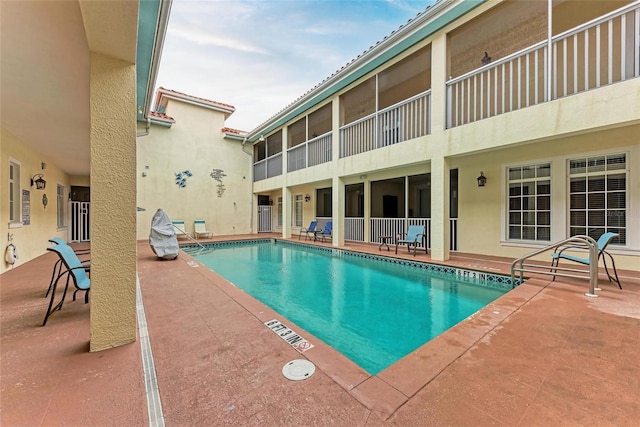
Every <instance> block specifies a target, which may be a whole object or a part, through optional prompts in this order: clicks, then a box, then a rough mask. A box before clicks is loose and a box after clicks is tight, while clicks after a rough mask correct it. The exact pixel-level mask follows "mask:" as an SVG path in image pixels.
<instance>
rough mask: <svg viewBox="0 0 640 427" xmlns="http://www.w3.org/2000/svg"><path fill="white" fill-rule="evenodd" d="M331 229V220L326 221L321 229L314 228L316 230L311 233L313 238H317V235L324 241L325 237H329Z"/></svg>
mask: <svg viewBox="0 0 640 427" xmlns="http://www.w3.org/2000/svg"><path fill="white" fill-rule="evenodd" d="M332 231H333V222H332V221H327V223H326V224H325V225H324V228H323V229H322V230H316V232H315V233H314V235H313V240H318V236H319V237H320V238H322V241H323V242H324V238H325V237H331V232H332Z"/></svg>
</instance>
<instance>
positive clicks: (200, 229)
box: [193, 219, 213, 239]
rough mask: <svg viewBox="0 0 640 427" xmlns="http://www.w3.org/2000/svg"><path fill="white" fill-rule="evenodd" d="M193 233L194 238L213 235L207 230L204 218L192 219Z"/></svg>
mask: <svg viewBox="0 0 640 427" xmlns="http://www.w3.org/2000/svg"><path fill="white" fill-rule="evenodd" d="M193 230H194V231H193V234H195V237H196V239H199V238H200V237H213V233H212V232H211V231H208V230H207V224H206V223H205V221H204V219H196V220H194V221H193Z"/></svg>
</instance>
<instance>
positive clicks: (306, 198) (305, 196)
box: [304, 193, 311, 202]
mask: <svg viewBox="0 0 640 427" xmlns="http://www.w3.org/2000/svg"><path fill="white" fill-rule="evenodd" d="M310 200H311V196H310V195H309V193H307V194H305V195H304V201H305V202H308V201H310Z"/></svg>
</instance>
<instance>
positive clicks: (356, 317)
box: [194, 241, 506, 375]
mask: <svg viewBox="0 0 640 427" xmlns="http://www.w3.org/2000/svg"><path fill="white" fill-rule="evenodd" d="M214 248H215V250H214V251H212V252H209V253H204V254H201V255H196V254H194V257H195V258H196V259H197V260H198V261H200V262H202V263H203V264H204V265H206V266H207V267H209V268H210V269H212V270H213V271H215V272H217V273H218V274H220V275H221V276H223V277H224V278H226V279H227V280H229V281H230V282H232V283H234V284H235V285H236V286H238V287H239V288H241V289H243V290H244V291H246V292H247V293H248V294H250V295H252V296H253V297H254V298H256V299H258V300H260V301H262V302H263V303H264V304H266V305H267V306H269V307H271V308H272V309H274V310H275V311H277V312H278V313H280V314H282V315H283V316H285V317H286V318H288V319H290V320H292V321H293V322H295V323H296V324H298V325H300V326H301V327H302V328H304V329H306V330H307V331H309V332H311V333H312V334H313V335H315V336H316V337H318V338H319V339H321V340H323V341H324V342H325V343H327V344H329V345H330V346H331V347H333V348H335V349H336V350H338V351H340V352H341V353H342V354H344V355H345V356H347V357H348V358H349V359H351V360H353V361H354V362H355V363H357V364H358V365H359V366H361V367H362V368H363V369H365V370H366V371H368V372H369V373H370V374H373V375H375V374H377V373H378V372H380V371H382V370H383V369H385V368H386V367H388V366H389V365H391V364H393V363H395V362H396V361H398V360H399V359H401V358H402V357H404V356H406V355H407V354H409V353H410V352H412V351H413V350H415V349H416V348H418V347H420V346H421V345H422V344H424V343H426V342H427V341H429V340H430V339H432V338H434V337H435V336H437V335H439V334H441V333H442V332H444V331H445V330H447V329H449V328H450V327H451V326H453V325H455V324H456V323H458V322H460V321H461V320H463V319H465V318H466V317H468V316H469V315H471V314H473V313H475V312H476V311H478V310H479V309H480V308H482V307H484V306H485V305H487V304H488V303H489V302H491V301H493V300H494V299H496V298H498V297H499V296H501V295H503V294H504V293H505V292H506V289H498V288H493V287H489V286H478V285H474V284H470V283H468V280H463V279H457V276H454V275H450V274H443V273H438V272H432V271H426V270H425V269H424V268H416V267H411V266H406V265H398V264H395V263H390V262H384V261H380V260H372V259H368V258H363V257H357V256H350V255H344V254H343V255H342V256H335V254H334V253H332V251H330V250H319V249H317V248H312V247H306V246H303V245H292V244H291V243H286V242H272V241H267V243H255V242H254V243H238V244H234V245H224V246H214ZM503 288H504V287H503ZM304 338H306V339H310V338H311V337H304ZM311 339H312V338H311Z"/></svg>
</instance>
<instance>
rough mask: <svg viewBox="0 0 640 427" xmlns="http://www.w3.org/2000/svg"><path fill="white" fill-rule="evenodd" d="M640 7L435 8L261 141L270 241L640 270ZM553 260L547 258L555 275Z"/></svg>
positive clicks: (258, 224) (257, 185)
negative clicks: (329, 235) (419, 242)
mask: <svg viewBox="0 0 640 427" xmlns="http://www.w3.org/2000/svg"><path fill="white" fill-rule="evenodd" d="M639 76H640V3H639V2H637V1H635V2H631V1H602V2H593V1H589V2H583V1H554V2H544V1H541V2H531V1H502V2H501V1H486V2H484V1H439V2H436V3H435V4H434V5H433V6H431V7H429V8H428V9H427V10H426V11H425V12H423V13H421V14H419V15H418V16H417V17H416V18H414V19H413V20H411V21H409V22H408V23H406V24H405V25H403V26H402V27H400V28H399V29H398V30H397V31H395V32H394V33H392V34H391V35H389V36H388V37H386V38H384V39H383V40H381V41H379V42H378V43H376V44H375V45H374V46H372V47H371V48H370V49H369V50H367V51H365V52H363V53H362V54H361V55H359V56H358V57H357V58H355V59H354V60H353V61H351V62H350V63H348V64H347V65H345V66H344V67H342V68H341V69H340V70H338V71H337V72H336V73H334V74H333V75H331V76H330V77H328V78H327V79H325V80H324V81H322V82H320V83H319V84H318V85H317V86H316V87H314V88H313V89H311V90H310V91H309V92H307V93H306V94H304V95H303V96H301V97H300V98H299V99H298V100H296V101H295V102H293V103H292V104H291V105H289V106H287V107H286V108H284V109H283V110H282V111H280V112H279V113H278V114H276V115H275V116H273V117H272V118H271V119H270V120H268V121H267V122H265V123H263V124H261V125H260V126H258V127H257V128H256V129H254V130H252V131H251V132H249V134H248V140H249V141H250V142H251V143H253V146H254V159H253V160H254V165H253V167H254V170H253V179H254V187H253V192H254V201H255V203H256V205H258V206H259V209H260V213H261V215H259V216H258V215H256V216H254V227H255V228H257V229H258V230H282V234H283V236H285V237H288V236H291V235H292V234H294V235H295V233H296V232H297V230H298V229H299V228H301V227H307V226H308V225H309V223H310V221H311V220H313V219H318V220H319V221H321V222H323V221H328V220H332V221H333V230H334V233H333V244H334V245H342V244H343V243H344V242H345V241H362V242H376V243H377V242H379V241H380V239H381V237H382V236H384V235H391V236H395V235H396V234H397V233H401V232H403V231H405V230H406V229H407V226H408V225H409V224H424V225H425V226H426V230H427V238H426V245H427V246H428V247H429V248H430V254H431V257H432V259H434V260H446V259H448V258H449V253H450V251H451V250H457V251H460V252H465V253H479V254H488V255H496V256H507V257H518V256H521V255H523V254H526V253H529V252H531V251H532V250H534V249H537V248H541V247H544V246H546V245H549V244H550V243H553V242H557V241H560V240H562V239H565V238H567V237H570V236H573V235H576V234H588V235H590V236H592V237H594V238H596V239H597V238H598V236H600V235H601V234H602V233H604V232H614V233H618V234H619V237H618V238H617V239H616V240H615V241H614V242H613V245H611V246H609V249H610V252H611V253H613V254H614V255H615V257H616V261H617V263H618V266H619V267H622V268H627V269H634V270H639V269H640V262H639V254H640V221H637V218H638V212H640V176H639V169H640V136H639V135H640V79H639V78H638V77H639ZM548 258H549V256H548V255H547V257H546V258H545V259H548Z"/></svg>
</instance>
